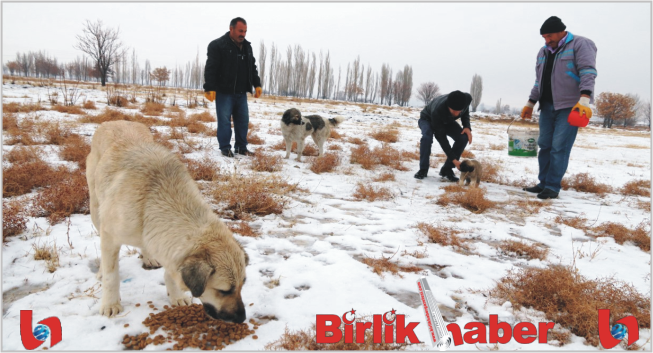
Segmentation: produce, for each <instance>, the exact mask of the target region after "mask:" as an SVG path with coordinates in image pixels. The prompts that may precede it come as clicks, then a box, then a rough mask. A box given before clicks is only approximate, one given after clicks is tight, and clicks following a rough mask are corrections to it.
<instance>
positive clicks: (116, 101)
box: [109, 95, 129, 108]
mask: <svg viewBox="0 0 653 353" xmlns="http://www.w3.org/2000/svg"><path fill="white" fill-rule="evenodd" d="M109 105H115V106H116V107H120V108H127V107H129V99H127V97H123V96H119V95H114V96H111V98H109Z"/></svg>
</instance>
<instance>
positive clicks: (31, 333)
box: [20, 310, 61, 351]
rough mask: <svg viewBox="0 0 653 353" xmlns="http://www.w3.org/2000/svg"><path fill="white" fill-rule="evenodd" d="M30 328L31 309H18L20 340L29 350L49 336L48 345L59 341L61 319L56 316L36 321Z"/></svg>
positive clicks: (36, 346)
mask: <svg viewBox="0 0 653 353" xmlns="http://www.w3.org/2000/svg"><path fill="white" fill-rule="evenodd" d="M38 324H39V325H37V326H36V327H35V328H34V330H32V310H21V311H20V340H21V341H22V342H23V347H25V349H27V350H29V351H31V350H33V349H36V348H38V347H39V346H40V345H41V344H43V342H45V340H47V339H48V336H49V337H50V347H52V346H54V345H55V344H57V343H59V342H61V321H59V318H57V317H56V316H53V317H49V318H47V319H44V320H41V321H39V322H38Z"/></svg>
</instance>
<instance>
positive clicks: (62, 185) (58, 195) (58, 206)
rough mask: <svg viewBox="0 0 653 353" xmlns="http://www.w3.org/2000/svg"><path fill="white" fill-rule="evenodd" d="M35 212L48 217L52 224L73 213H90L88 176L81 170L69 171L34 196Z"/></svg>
mask: <svg viewBox="0 0 653 353" xmlns="http://www.w3.org/2000/svg"><path fill="white" fill-rule="evenodd" d="M33 209H34V211H33V213H34V215H36V216H38V217H48V222H50V224H57V223H59V222H61V221H63V220H64V219H65V218H66V217H68V216H70V215H71V214H73V213H82V214H88V213H89V196H88V184H87V182H86V176H85V174H84V172H82V171H81V170H75V171H74V172H70V173H67V175H66V176H65V177H64V178H60V179H59V180H57V181H56V182H54V183H52V184H51V185H50V186H48V187H47V188H45V189H44V190H42V191H41V192H39V194H38V195H37V196H36V198H34V204H33Z"/></svg>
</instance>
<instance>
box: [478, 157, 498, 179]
mask: <svg viewBox="0 0 653 353" xmlns="http://www.w3.org/2000/svg"><path fill="white" fill-rule="evenodd" d="M481 163H482V164H483V176H482V177H481V181H484V182H487V183H494V184H501V183H502V182H503V179H502V177H501V176H500V173H499V172H500V171H501V166H499V164H498V163H496V162H495V161H493V160H491V159H489V158H484V159H483V162H481Z"/></svg>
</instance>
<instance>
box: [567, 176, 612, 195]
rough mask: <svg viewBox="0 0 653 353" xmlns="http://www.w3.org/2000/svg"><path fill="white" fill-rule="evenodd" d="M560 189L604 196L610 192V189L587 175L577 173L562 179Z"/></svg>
mask: <svg viewBox="0 0 653 353" xmlns="http://www.w3.org/2000/svg"><path fill="white" fill-rule="evenodd" d="M561 186H562V189H564V190H567V189H570V188H571V189H576V191H580V192H587V193H592V194H597V195H600V196H602V195H605V194H607V193H609V192H612V187H610V186H609V185H606V184H602V183H599V182H597V181H596V179H594V177H593V176H592V175H591V174H589V173H579V174H574V175H570V176H569V177H568V178H563V179H562V182H561Z"/></svg>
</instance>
